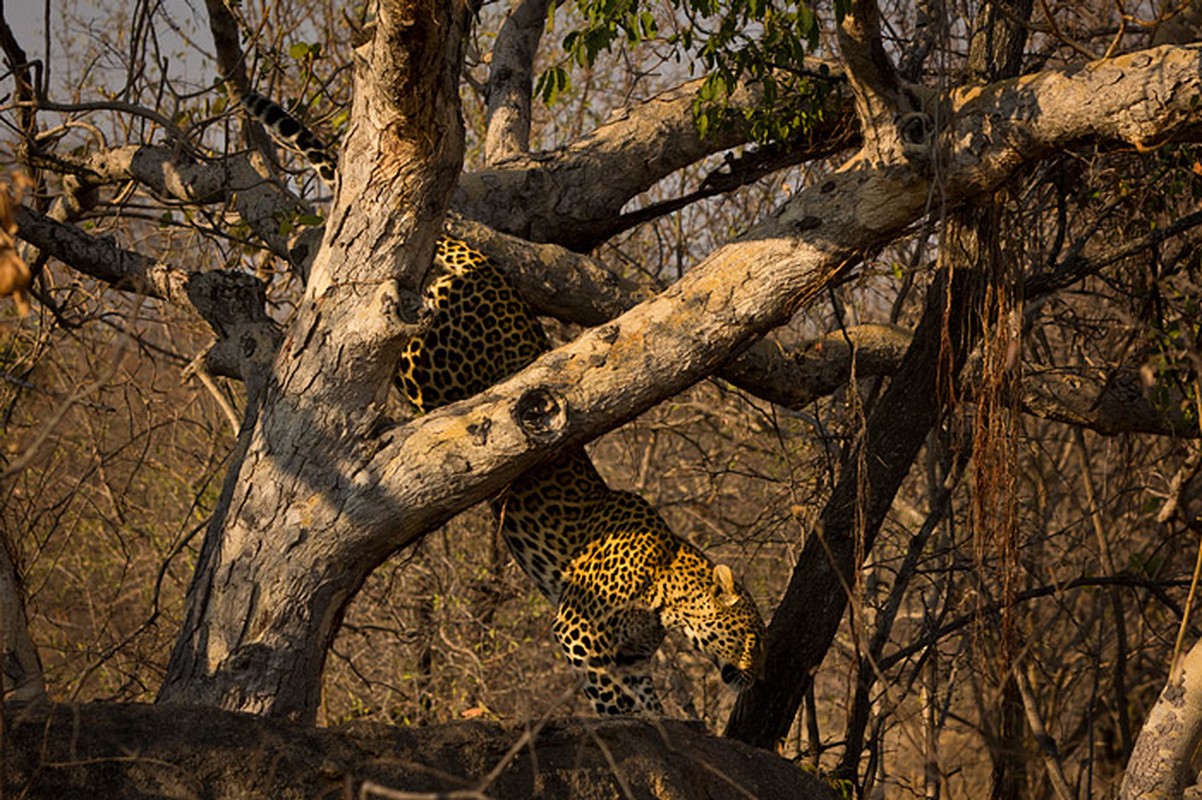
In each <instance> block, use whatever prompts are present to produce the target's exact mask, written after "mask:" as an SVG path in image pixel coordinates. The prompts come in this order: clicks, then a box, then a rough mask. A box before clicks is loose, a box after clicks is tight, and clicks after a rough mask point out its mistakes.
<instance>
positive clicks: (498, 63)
mask: <svg viewBox="0 0 1202 800" xmlns="http://www.w3.org/2000/svg"><path fill="white" fill-rule="evenodd" d="M551 2H552V0H515V1H514V4H513V8H512V9H510V11H509V16H507V17H506V18H505V22H504V23H502V24H501V30H500V31H498V32H497V41H496V43H495V44H494V45H493V49H492V67H491V69H490V70H489V73H488V108H487V110H486V115H487V122H486V125H487V128H486V132H485V134H484V163H485V164H487V165H489V166H493V165H495V164H497V163H499V162H501V161H504V160H505V159H507V158H512V157H514V156H520V155H524V154H525V153H527V152H528V151H529V150H530V95H531V92H533V90H534V56H535V53H536V52H537V51H538V43H539V40H540V39H542V36H543V28H545V27H546V25H547V9H548V8H550V6H551Z"/></svg>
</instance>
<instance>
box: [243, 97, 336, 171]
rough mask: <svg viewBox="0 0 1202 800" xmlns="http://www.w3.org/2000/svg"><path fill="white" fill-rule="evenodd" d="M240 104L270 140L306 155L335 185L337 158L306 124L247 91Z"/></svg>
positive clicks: (279, 106) (276, 105) (268, 100)
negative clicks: (268, 134)
mask: <svg viewBox="0 0 1202 800" xmlns="http://www.w3.org/2000/svg"><path fill="white" fill-rule="evenodd" d="M239 101H240V102H241V103H242V107H243V108H245V109H246V112H247V113H248V114H250V116H251V117H253V118H254V119H256V120H258V121H259V122H260V123H261V124H262V125H263V127H264V128H266V129H267V131H268V133H270V134H271V138H273V139H275V140H276V141H277V142H279V143H280V144H281V145H282V146H284V147H286V148H288V149H289V150H292V151H294V152H297V153H300V154H301V155H302V156H304V157H305V158H306V159H307V160H308V161H309V163H310V164H312V165H313V168H314V169H316V170H317V174H318V175H320V176H321V179H322V180H323V181H325V182H326V183H329V184H333V183H334V181H335V180H336V179H337V177H338V162H337V159H336V158H335V157H334V154H333V153H332V152H330V149H329V148H328V147H326V145H325V142H323V141H322V140H321V139H319V138H318V137H317V135H316V134H314V133H313V131H311V130H309V129H308V128H307V127H305V125H304V123H302V122H301V121H300V120H298V119H297V118H296V117H294V116H292V115H291V114H289V113H288V111H287V110H285V109H284V107H283V106H281V105H280V104H279V103H277V102H275V101H274V100H272V99H271V98H269V97H264V96H263V95H261V94H259V93H258V92H247V93H246V94H244V95H242V97H240V98H239Z"/></svg>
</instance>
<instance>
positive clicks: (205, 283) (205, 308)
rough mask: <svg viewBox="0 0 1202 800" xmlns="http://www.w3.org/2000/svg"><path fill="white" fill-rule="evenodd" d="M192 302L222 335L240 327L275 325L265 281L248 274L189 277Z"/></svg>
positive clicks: (213, 273) (215, 273) (226, 272)
mask: <svg viewBox="0 0 1202 800" xmlns="http://www.w3.org/2000/svg"><path fill="white" fill-rule="evenodd" d="M187 292H188V299H189V300H191V301H192V305H193V306H195V307H196V311H197V312H198V313H199V314H200V316H201V317H203V318H204V320H205V322H207V323H209V325H210V326H211V327H212V328H213V330H214V331H215V332H216V333H217V335H218V336H225V335H226V334H228V333H229V332H230V331H231V330H232V329H233V328H234V327H236V326H239V325H247V324H249V325H262V324H264V323H271V320H270V318H269V317H268V316H267V290H266V287H265V286H264V284H263V282H262V281H260V280H259V279H258V278H256V277H255V276H254V275H250V274H248V273H245V272H234V271H232V270H211V271H209V272H194V273H192V274H191V275H189V276H188V282H187Z"/></svg>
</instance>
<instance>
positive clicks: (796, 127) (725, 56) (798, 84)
mask: <svg viewBox="0 0 1202 800" xmlns="http://www.w3.org/2000/svg"><path fill="white" fill-rule="evenodd" d="M565 5H566V6H568V7H569V8H570V9H572V10H574V11H575V14H576V18H577V19H578V20H579V22H578V24H577V25H576V26H575V27H574V28H572V29H571V30H570V31H568V33H567V34H566V35H565V36H564V38H563V48H564V51H565V52H566V54H567V56H568V61H569V63H574V64H576V65H578V66H580V67H590V66H592V65H593V64H594V63H595V61H596V59H597V57H598V56H599V55H601V54H602V53H606V52H610V51H611V50H613V48H614V47H615V46H617V47H628V48H635V47H638V46H641V45H645V44H651V43H654V44H656V45H658V46H660V47H664V48H667V52H668V55H669V57H671V58H672V59H674V60H675V61H677V62H678V63H680V62H687V63H688V66H689V71H690V72H691V73H692V72H694V71H695V70H697V69H701V70H703V71H704V73H705V80H704V81H703V82H702V85H701V87H700V89H699V90H698V93H697V97H696V99H695V101H694V105H693V116H694V120H695V121H696V123H697V127H698V130H699V131H700V132H701V134H702V135H703V136H704V135H706V134H707V133H710V132H712V131H715V130H717V129H719V128H720V127H723V126H726V125H729V124H732V123H736V122H742V124H745V125H748V126H749V129H750V132H751V135H752V137H753V138H754V139H755V140H757V141H759V142H764V143H766V142H773V141H784V140H787V139H789V138H791V137H792V136H794V135H797V134H801V133H805V132H806V131H807V130H808V129H809V128H811V127H812V126H813V124H814V123H816V122H817V121H819V117H818V116H817V113H816V112H814V111H813V110H812V109H814V108H820V107H821V105H822V104H821V103H813V102H812V101H813V100H814V99H820V97H819V96H820V95H821V94H823V93H825V92H827V91H829V87H828V84H827V82H825V81H815V80H812V77H813V76H811V75H809V74H807V70H806V67H805V57H806V55H807V53H812V52H813V51H814V50H815V49H817V47H818V37H819V32H820V30H821V26H820V23H819V19H818V18H817V17H816V16H815V15H814V12H813V11H812V10H811V9H810V7H809V6H807V5H806V4H805V3H800V2H776V0H667V2H666V3H657V4H653V3H651V2H649V0H575V2H573V3H569V4H565ZM653 5H654V6H656V7H657V9H658V10H659V11H660V14H661V15H662V14H663V13H670V14H671V16H672V22H673V25H672V32H671V33H668V34H661V28H662V27H666V26H661V22H660V18H659V17H658V16H657V14H656V11H655V10H653V8H652V7H653ZM665 6H666V9H665ZM551 13H552V14H554V13H555V6H552V11H551ZM740 83H754V84H757V85H758V86H759V88H760V90H761V95H762V100H761V101H760V103H759V104H757V105H756V106H755V107H753V108H749V109H740V111H739V112H738V113H737V114H736V113H734V111H733V110H732V104H731V99H732V96H733V94H734V92H735V90H736V88H737V87H738V86H739V85H740ZM570 88H571V76H570V74H569V73H568V71H567V69H565V68H564V67H563V66H559V65H557V66H553V67H551V68H550V69H548V70H547V71H545V72H544V73H542V74H541V75H540V76H539V78H538V82H537V84H536V87H535V92H536V94H538V95H539V96H540V97H541V98H542V100H543V102H545V103H547V104H551V103H553V102H554V101H555V100H556V99H557V98H558V97H559V96H560V95H561V94H563V93H564V92H566V91H568V90H569V89H570ZM807 100H808V101H811V102H805V101H807ZM740 117H741V119H740Z"/></svg>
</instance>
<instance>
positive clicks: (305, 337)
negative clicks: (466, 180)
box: [159, 0, 471, 720]
mask: <svg viewBox="0 0 1202 800" xmlns="http://www.w3.org/2000/svg"><path fill="white" fill-rule="evenodd" d="M452 6H453V7H447V6H446V4H443V3H441V2H436V1H435V0H425V1H424V2H420V1H419V2H399V1H397V2H382V3H380V5H379V9H378V17H377V24H376V28H375V34H374V37H373V38H372V39H370V40H369V41H368V42H367V43H365V44H363V45H362V46H361V47H360V48H358V50H357V52H356V58H357V60H358V66H359V70H358V72H357V75H356V77H357V84H356V89H357V90H356V93H355V99H356V104H355V109H354V112H355V113H354V120H355V121H354V124H353V125H352V128H351V131H350V134H349V135H348V138H347V142H346V145H345V147H344V152H345V158H344V166H343V170H342V182H341V189H340V191H339V193H338V196H337V198H336V200H335V203H334V206H333V208H332V209H331V212H330V221H331V224H330V225H329V226H328V227H327V237H326V241H325V242H324V243H323V247H322V249H321V251H320V252H319V253H318V256H317V258H316V259H315V261H314V263H313V268H312V272H311V274H310V276H309V281H308V283H307V285H306V291H305V295H304V298H303V301H302V303H301V305H300V308H299V309H298V312H297V314H296V317H295V319H294V321H293V323H292V325H291V326H290V327H289V329H288V330H287V331H286V332H285V336H284V340H283V342H282V344H281V346H280V348H279V351H278V353H277V355H276V358H275V362H274V364H273V365H272V368H271V373H270V375H269V377H268V378H267V379H266V380H265V381H264V386H263V388H262V390H261V391H260V392H258V393H257V394H255V395H252V397H251V398H250V399H249V400H248V409H249V411H248V415H247V419H246V421H245V423H244V426H243V431H242V434H241V437H240V441H239V449H238V452H237V454H236V461H235V463H234V465H233V466H232V467H231V469H230V471H229V473H228V477H227V480H226V483H225V486H224V488H223V492H222V495H221V498H220V500H219V504H218V509H217V511H216V513H215V514H214V518H213V522H212V524H211V525H210V527H209V530H208V532H207V535H206V537H205V541H204V544H203V546H202V550H201V554H200V559H199V563H198V565H197V569H196V573H195V575H194V578H193V581H192V585H191V586H190V588H189V591H188V597H187V605H186V617H185V620H184V624H183V629H182V631H181V635H180V637H179V639H178V640H177V644H176V647H175V649H174V651H173V653H172V656H171V661H170V663H169V665H168V670H167V675H166V677H165V679H164V683H163V687H162V690H161V692H160V696H159V697H160V699H161V700H164V701H184V702H197V703H203V704H206V705H213V706H219V707H225V708H236V709H240V710H245V711H253V712H257V713H261V714H269V715H274V716H290V717H294V718H297V719H303V720H311V719H312V717H313V714H314V713H315V710H316V708H317V702H318V699H319V694H320V676H321V668H322V665H323V663H324V659H325V653H326V650H327V648H328V645H329V642H330V640H331V639H332V637H333V635H334V633H335V631H336V630H337V626H338V622H339V621H340V619H341V615H342V612H343V609H344V607H345V605H346V603H347V601H348V600H349V599H350V597H351V596H352V595H353V593H354V592H355V591H356V590H357V589H358V588H359V586H360V585H361V583H362V581H363V579H364V577H365V576H366V574H367V573H368V571H370V569H371V568H372V567H374V566H376V565H377V564H378V563H379V562H380V561H381V560H382V559H383V558H384V557H385V556H386V554H387V552H388V551H389V550H390V549H391V547H390V546H389V544H388V542H387V530H386V529H385V530H383V531H382V530H381V524H380V523H381V522H382V520H380V519H379V518H378V517H377V519H376V520H375V523H374V524H373V523H372V521H371V520H369V519H366V518H364V516H363V515H360V514H357V513H355V511H356V510H355V509H354V508H353V507H352V508H348V503H351V504H353V499H352V498H353V496H354V492H353V491H351V486H353V485H355V484H356V483H362V482H365V481H370V480H371V476H370V475H369V474H365V473H364V472H363V471H362V470H361V468H362V467H363V466H364V462H365V461H366V459H365V452H364V451H365V449H368V450H370V448H371V447H373V446H378V444H374V443H373V442H372V441H371V439H370V437H369V435H368V434H369V432H370V430H371V426H372V425H373V424H374V422H375V417H376V415H377V414H378V409H379V406H380V403H381V401H382V400H383V398H384V396H385V393H386V392H387V391H388V387H389V385H390V379H391V371H392V370H391V365H392V364H394V363H395V361H396V356H397V353H398V351H399V347H400V346H401V343H402V341H403V339H404V337H405V335H406V333H408V332H411V331H410V330H409V329H408V328H407V327H406V326H405V325H404V324H403V323H402V321H401V319H400V317H399V311H398V309H399V307H400V301H399V286H402V285H408V286H411V287H416V286H418V285H419V284H420V281H421V275H422V273H423V272H424V270H425V266H426V265H427V264H428V263H429V260H430V257H431V254H432V251H433V243H434V237H435V235H436V232H437V226H438V220H439V219H440V218H441V215H442V212H443V210H444V209H445V204H446V202H447V199H448V198H449V196H450V192H451V189H452V187H453V185H454V181H455V178H456V177H457V175H458V174H459V169H460V164H461V160H462V156H463V123H462V120H461V118H460V113H459V104H458V81H459V75H460V70H461V68H462V58H463V42H464V38H465V34H466V29H467V25H468V20H469V16H470V14H471V10H470V9H469V8H468V7H467V5H466V4H452ZM400 208H405V209H408V210H409V213H398V212H397V209H400ZM356 531H357V532H360V533H363V532H365V531H366V532H370V533H371V534H374V535H375V537H376V538H375V540H374V541H375V547H368V548H361V547H356V546H355V545H356V544H359V543H360V542H359V540H358V539H357V538H356V537H355V536H354V535H352V532H356Z"/></svg>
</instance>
